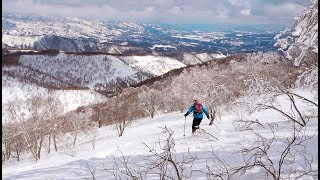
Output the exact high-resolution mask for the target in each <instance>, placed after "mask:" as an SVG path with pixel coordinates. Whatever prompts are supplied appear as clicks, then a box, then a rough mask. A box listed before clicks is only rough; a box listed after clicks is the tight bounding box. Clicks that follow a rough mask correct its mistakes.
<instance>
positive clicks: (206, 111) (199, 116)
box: [184, 104, 209, 119]
mask: <svg viewBox="0 0 320 180" xmlns="http://www.w3.org/2000/svg"><path fill="white" fill-rule="evenodd" d="M201 108H202V111H203V112H204V113H205V114H206V115H207V117H209V113H208V110H207V109H206V107H204V106H203V105H202V104H201ZM194 109H195V105H194V104H193V105H192V106H190V108H189V110H188V112H186V113H185V114H184V116H188V115H189V114H190V113H191V112H193V110H194ZM193 117H194V118H198V119H202V118H203V113H201V114H195V113H193ZM208 119H209V118H208Z"/></svg>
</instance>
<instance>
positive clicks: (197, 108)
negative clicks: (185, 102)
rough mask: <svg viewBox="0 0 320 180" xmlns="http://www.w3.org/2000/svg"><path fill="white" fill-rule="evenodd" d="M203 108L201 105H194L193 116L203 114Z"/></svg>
mask: <svg viewBox="0 0 320 180" xmlns="http://www.w3.org/2000/svg"><path fill="white" fill-rule="evenodd" d="M202 113H203V111H202V107H201V104H200V103H195V104H194V110H193V114H202Z"/></svg>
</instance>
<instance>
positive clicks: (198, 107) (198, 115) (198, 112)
mask: <svg viewBox="0 0 320 180" xmlns="http://www.w3.org/2000/svg"><path fill="white" fill-rule="evenodd" d="M193 102H194V103H193V105H192V106H190V108H189V110H188V111H187V112H186V113H185V114H184V116H185V117H186V116H188V115H189V114H190V113H191V112H193V121H192V133H194V132H195V131H196V130H197V129H199V125H200V123H201V121H202V119H203V113H205V114H206V116H207V118H208V119H209V113H208V110H207V109H206V108H205V107H204V106H203V105H202V104H200V102H199V101H198V100H194V101H193Z"/></svg>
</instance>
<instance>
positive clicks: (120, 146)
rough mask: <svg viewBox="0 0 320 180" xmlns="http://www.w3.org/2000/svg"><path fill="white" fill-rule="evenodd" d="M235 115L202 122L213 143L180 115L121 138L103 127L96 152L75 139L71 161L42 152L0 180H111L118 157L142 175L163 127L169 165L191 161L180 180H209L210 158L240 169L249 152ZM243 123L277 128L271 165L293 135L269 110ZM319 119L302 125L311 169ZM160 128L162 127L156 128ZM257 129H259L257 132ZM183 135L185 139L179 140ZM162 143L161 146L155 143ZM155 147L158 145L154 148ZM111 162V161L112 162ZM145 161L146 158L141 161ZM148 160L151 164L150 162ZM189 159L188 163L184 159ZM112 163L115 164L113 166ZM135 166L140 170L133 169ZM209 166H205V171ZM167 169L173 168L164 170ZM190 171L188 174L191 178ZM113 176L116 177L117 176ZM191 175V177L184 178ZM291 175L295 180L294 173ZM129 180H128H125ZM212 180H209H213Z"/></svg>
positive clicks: (9, 166)
mask: <svg viewBox="0 0 320 180" xmlns="http://www.w3.org/2000/svg"><path fill="white" fill-rule="evenodd" d="M295 92H296V93H299V94H300V95H303V96H305V97H308V98H311V97H312V94H310V92H309V91H308V90H295ZM278 103H279V105H281V107H282V108H283V109H285V110H288V109H290V106H289V104H288V100H287V99H286V98H285V97H283V96H282V97H279V100H278ZM297 105H298V107H299V108H301V109H302V112H303V113H308V112H309V110H310V107H306V106H305V104H302V103H301V102H300V101H299V103H297ZM236 111H241V108H240V107H236V106H235V107H233V108H232V109H231V110H230V112H229V113H227V112H225V113H224V114H223V115H222V117H221V119H219V120H217V121H215V123H214V125H212V126H209V125H208V122H209V121H208V120H207V119H206V118H205V119H204V120H203V122H202V124H201V128H203V129H205V130H206V131H207V132H208V133H210V134H211V135H214V136H215V137H216V138H218V141H217V140H214V139H213V138H212V137H210V136H206V135H205V134H202V135H201V134H200V135H191V127H190V126H191V122H192V118H191V117H190V116H188V117H187V119H186V126H184V117H183V114H182V113H181V112H173V113H168V114H161V115H157V116H155V117H154V118H153V119H151V118H144V119H140V120H138V121H135V122H134V123H133V124H132V125H131V126H129V127H127V129H126V130H125V132H124V134H123V136H122V137H120V138H119V137H118V136H117V134H116V130H115V129H114V126H108V127H102V128H100V129H99V128H98V129H97V138H96V146H95V149H92V147H91V145H90V143H89V142H88V140H87V139H86V138H85V137H79V138H81V139H80V142H79V143H78V144H77V145H76V148H75V149H74V150H75V151H76V156H75V157H71V156H68V155H66V153H65V152H63V151H58V152H56V153H51V154H49V155H46V154H45V153H43V154H44V155H43V158H41V159H40V160H39V161H38V162H34V161H33V160H31V158H30V157H27V156H26V157H23V158H22V160H21V161H20V162H16V161H15V160H12V159H11V160H10V161H7V162H5V164H3V166H2V172H3V174H2V178H3V179H5V180H12V179H21V180H31V179H32V180H36V179H39V180H40V179H87V178H93V177H92V175H91V174H90V170H91V171H92V172H93V170H94V177H95V179H104V180H105V179H116V178H115V177H114V176H113V174H112V173H111V172H110V171H107V170H106V169H109V170H112V169H117V170H119V168H120V167H122V166H121V163H120V161H121V160H122V161H123V159H122V155H123V156H125V158H126V159H127V160H128V164H127V165H129V167H130V169H131V170H132V171H133V172H135V171H137V172H141V171H142V170H144V165H147V164H148V162H149V161H148V158H147V155H150V153H149V152H148V151H147V149H148V148H147V147H146V146H145V145H144V144H143V143H145V144H147V145H148V146H149V147H150V148H154V149H155V150H157V151H158V152H162V151H161V150H160V147H159V146H160V145H164V144H162V143H164V142H163V141H162V140H165V139H164V136H165V135H164V134H163V129H162V128H163V127H164V126H166V127H168V128H170V129H172V130H173V131H174V133H173V135H172V138H173V141H174V142H175V146H174V150H173V151H172V153H173V156H174V161H177V162H178V161H181V160H182V159H183V158H186V157H189V156H193V157H194V158H193V161H192V163H189V164H188V165H186V166H185V171H184V173H183V174H182V176H183V177H184V178H183V179H194V180H198V179H199V180H200V179H211V178H209V177H208V176H206V174H205V173H203V172H206V171H207V170H208V169H207V168H211V170H213V171H218V172H221V171H222V169H223V168H222V169H215V168H218V165H219V162H218V161H216V160H215V159H214V156H213V154H212V153H215V154H216V155H218V156H219V158H220V159H221V160H224V161H225V162H226V164H229V165H230V166H237V165H240V164H242V163H243V162H242V159H241V154H239V152H238V150H240V149H241V148H242V147H243V146H246V147H251V146H252V145H253V143H252V141H254V140H255V138H256V137H255V136H254V134H253V133H252V132H251V131H243V130H237V129H236V128H235V126H233V121H234V120H236V119H238V118H239V117H238V116H236V113H232V112H236ZM244 118H246V119H249V120H255V119H258V120H259V122H260V123H261V125H263V126H264V127H268V123H269V125H275V124H274V123H277V126H276V128H277V131H276V132H274V135H275V136H276V137H277V142H275V144H274V147H273V148H272V149H271V152H269V150H267V151H268V155H270V156H271V159H272V160H274V161H275V162H276V160H277V159H278V158H279V153H277V152H278V151H279V150H281V149H284V148H285V144H286V140H285V138H288V137H290V136H291V134H292V130H291V129H290V125H289V124H290V123H288V121H287V120H286V119H285V118H283V116H281V115H280V114H279V113H277V112H275V111H273V110H262V111H260V112H255V113H253V114H251V115H245V116H244ZM317 126H318V119H317V118H311V120H310V121H309V122H308V123H307V128H306V129H305V131H304V135H306V136H311V137H312V138H311V140H309V141H308V143H307V151H308V152H310V153H311V154H312V156H313V162H312V166H313V167H314V168H316V170H317V167H318V127H317ZM161 127H162V128H161ZM253 127H254V128H255V129H256V130H261V131H260V133H261V135H262V136H264V137H266V138H267V139H270V138H271V137H272V135H271V134H270V132H268V131H267V129H268V128H266V129H262V128H261V126H253ZM260 128H261V129H260ZM184 131H185V135H186V136H183V134H184ZM160 140H161V141H160ZM159 142H161V143H160V145H159ZM296 155H297V157H298V158H297V159H295V160H296V162H295V163H294V164H291V165H289V166H290V167H293V168H294V169H295V170H297V172H299V171H301V170H303V169H304V168H306V166H305V164H302V160H303V159H301V156H299V155H298V154H296ZM114 158H115V159H114ZM146 158H147V159H146ZM149 160H150V159H149ZM189 160H190V159H189ZM115 161H117V163H118V164H115ZM138 165H141V166H139V167H138ZM206 165H208V166H206ZM169 167H170V168H173V167H171V166H169ZM157 172H158V171H156V170H149V172H148V175H147V176H146V177H144V179H159V175H158V174H157ZM191 172H193V173H191ZM117 173H118V175H121V173H120V172H119V171H117ZM189 173H191V174H189ZM293 176H296V175H295V174H293ZM230 178H231V179H243V180H244V179H265V176H264V174H263V173H262V171H261V169H259V168H254V169H252V170H250V171H247V173H246V174H245V175H243V176H240V177H239V175H235V176H231V177H230ZM129 179H130V178H129ZM213 179H214V178H213ZM302 179H317V177H316V176H315V177H312V176H303V177H302Z"/></svg>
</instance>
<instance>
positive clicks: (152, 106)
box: [139, 86, 160, 118]
mask: <svg viewBox="0 0 320 180" xmlns="http://www.w3.org/2000/svg"><path fill="white" fill-rule="evenodd" d="M141 89H142V92H141V93H140V94H139V99H140V103H139V104H140V106H141V108H142V109H144V110H145V111H146V112H147V113H148V114H149V115H150V117H151V118H153V117H154V115H155V113H156V110H157V107H158V104H159V101H160V93H158V91H157V90H154V89H150V88H148V87H147V86H142V87H141Z"/></svg>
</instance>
